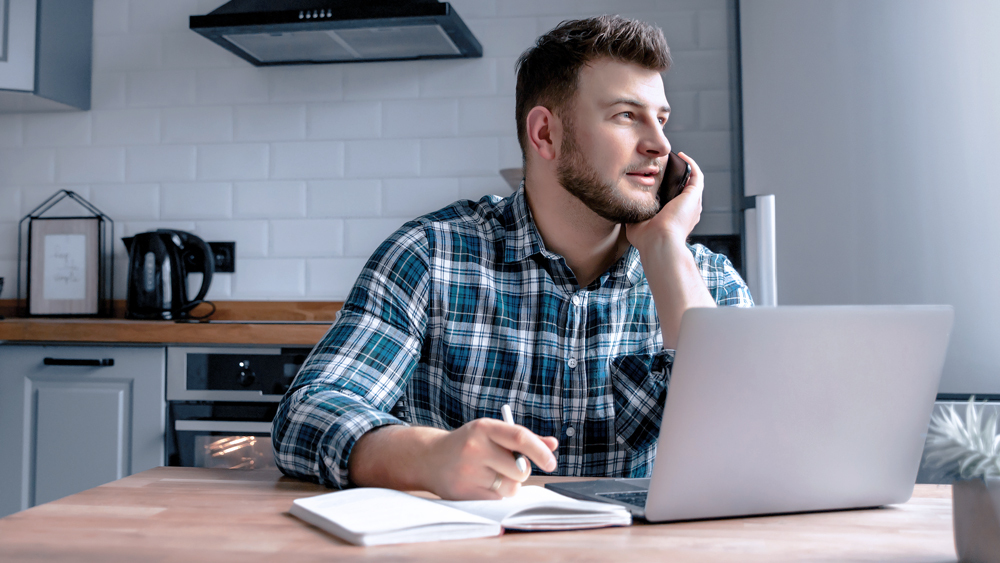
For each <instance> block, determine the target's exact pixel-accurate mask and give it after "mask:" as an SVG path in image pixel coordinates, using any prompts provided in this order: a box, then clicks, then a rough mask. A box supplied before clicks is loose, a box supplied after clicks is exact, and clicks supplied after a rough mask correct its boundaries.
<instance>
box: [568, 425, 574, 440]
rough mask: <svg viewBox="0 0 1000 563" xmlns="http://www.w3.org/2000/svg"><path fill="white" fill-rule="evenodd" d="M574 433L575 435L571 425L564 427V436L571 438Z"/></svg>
mask: <svg viewBox="0 0 1000 563" xmlns="http://www.w3.org/2000/svg"><path fill="white" fill-rule="evenodd" d="M574 435H576V430H573V427H572V426H567V427H566V436H567V437H569V438H572V437H573V436H574Z"/></svg>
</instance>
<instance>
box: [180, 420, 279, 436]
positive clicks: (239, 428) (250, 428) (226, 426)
mask: <svg viewBox="0 0 1000 563" xmlns="http://www.w3.org/2000/svg"><path fill="white" fill-rule="evenodd" d="M174 430H177V431H178V432H254V433H258V434H260V433H267V434H270V433H271V423H270V422H248V421H243V420H175V421H174Z"/></svg>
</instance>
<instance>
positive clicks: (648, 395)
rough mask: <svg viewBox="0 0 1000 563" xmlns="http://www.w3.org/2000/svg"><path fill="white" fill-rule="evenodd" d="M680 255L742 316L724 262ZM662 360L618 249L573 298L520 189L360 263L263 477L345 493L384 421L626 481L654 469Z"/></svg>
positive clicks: (399, 236)
mask: <svg viewBox="0 0 1000 563" xmlns="http://www.w3.org/2000/svg"><path fill="white" fill-rule="evenodd" d="M690 248H691V252H692V253H693V254H694V258H695V262H696V263H697V265H698V268H699V270H700V271H701V274H702V277H703V278H704V279H705V281H706V283H707V285H708V289H709V291H710V292H711V294H712V296H713V297H714V298H715V300H716V302H717V303H718V304H719V305H735V306H740V307H749V306H752V304H753V302H752V299H751V297H750V292H749V291H748V290H747V287H746V285H745V284H744V283H743V280H741V279H740V277H739V274H737V273H736V271H735V269H734V268H733V266H732V264H731V263H730V262H729V260H728V259H727V258H726V257H725V256H722V255H720V254H713V253H712V252H710V251H708V250H707V249H706V248H705V247H703V246H701V245H694V246H692V247H690ZM672 362H673V350H664V349H663V339H662V336H661V334H660V328H659V323H658V321H657V316H656V308H655V306H654V304H653V297H652V294H651V293H650V290H649V285H648V283H647V281H646V277H645V275H644V273H643V270H642V264H641V263H640V262H639V253H638V251H637V250H636V249H635V248H634V247H629V249H628V251H627V252H626V253H625V255H624V256H623V257H622V258H621V259H619V260H618V261H617V262H616V263H615V264H614V265H613V266H612V267H611V269H610V270H608V271H607V272H605V273H604V275H602V276H601V277H600V278H598V279H597V280H595V281H594V282H593V283H591V284H590V285H589V286H587V287H585V288H580V287H578V286H577V284H576V278H575V277H574V276H573V273H572V271H571V270H570V269H569V267H568V266H567V265H566V261H565V259H564V258H563V257H561V256H559V255H557V254H554V253H552V252H551V251H548V250H546V249H545V247H544V245H543V243H542V239H541V237H540V236H539V234H538V231H537V229H536V228H535V224H534V222H533V221H532V219H531V214H530V211H529V210H528V206H527V203H526V201H525V197H524V191H523V188H522V189H521V190H518V191H517V192H516V193H515V194H514V195H512V196H510V197H508V198H506V199H500V198H498V197H497V196H487V197H484V198H483V199H481V200H480V201H478V202H471V201H460V202H456V203H454V204H452V205H451V206H449V207H446V208H444V209H442V210H440V211H437V212H434V213H431V214H429V215H425V216H423V217H420V218H418V219H415V220H413V221H410V222H408V223H406V224H405V225H403V227H401V228H400V229H399V230H398V231H396V233H395V234H393V235H392V236H390V237H389V238H388V239H387V240H386V241H385V242H384V243H382V245H381V246H380V247H379V248H378V250H376V251H375V254H373V255H372V257H371V259H369V260H368V263H367V264H366V265H365V267H364V269H363V271H362V272H361V275H360V276H359V277H358V280H357V282H356V283H355V285H354V288H353V289H352V290H351V293H350V295H349V296H348V298H347V301H346V302H345V303H344V306H343V309H342V310H341V314H340V317H339V318H338V320H337V322H336V323H334V325H333V326H332V327H331V328H330V330H329V332H327V334H326V336H324V337H323V340H322V341H321V342H320V343H319V344H317V345H316V348H315V349H313V351H312V353H311V354H310V355H309V357H308V358H307V359H306V361H305V363H304V364H303V366H302V369H301V370H300V371H299V374H298V376H297V377H296V379H295V382H294V383H293V385H292V387H291V388H290V389H289V390H288V393H287V394H286V395H285V397H284V399H283V400H282V402H281V404H280V405H279V407H278V412H277V415H276V416H275V419H274V426H273V431H272V434H273V439H274V441H273V444H274V450H275V459H276V461H277V464H278V467H280V468H281V470H282V471H283V472H284V473H286V474H288V475H291V476H294V477H299V478H304V479H308V480H311V481H318V482H320V483H323V484H325V485H327V486H331V487H338V488H345V487H348V486H350V481H349V475H348V470H347V460H348V456H349V455H350V453H351V449H352V448H353V447H354V444H355V442H356V441H357V440H358V439H359V438H360V437H361V436H362V435H363V434H364V433H365V432H368V431H369V430H371V429H373V428H376V427H379V426H384V425H388V424H403V423H408V424H413V425H424V426H434V427H437V428H444V429H454V428H457V427H459V426H461V425H462V424H464V423H466V422H469V421H471V420H473V419H476V418H483V417H489V418H501V415H500V408H501V407H502V406H503V405H504V404H505V403H509V404H510V405H511V408H512V409H513V412H514V420H515V422H517V423H518V424H521V425H523V426H525V427H527V428H528V429H530V430H531V431H532V432H535V433H536V434H538V435H541V436H556V437H557V438H558V439H559V449H558V450H556V452H555V453H556V456H557V460H558V463H559V465H558V469H557V470H556V474H558V475H578V476H580V475H586V476H624V477H642V476H646V475H648V474H649V472H650V469H651V467H652V463H653V459H654V457H655V456H656V437H657V435H658V432H659V426H660V419H661V416H662V413H663V402H664V399H665V396H666V389H667V383H668V382H669V379H670V368H671V365H672Z"/></svg>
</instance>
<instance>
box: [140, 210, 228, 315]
mask: <svg viewBox="0 0 1000 563" xmlns="http://www.w3.org/2000/svg"><path fill="white" fill-rule="evenodd" d="M122 242H124V243H125V247H126V248H127V249H128V250H129V260H128V295H127V296H126V300H125V316H126V317H127V318H130V319H167V320H170V319H173V320H177V319H190V318H204V317H193V316H192V315H191V310H192V309H194V308H195V307H196V306H197V305H199V304H200V303H203V302H206V301H204V299H205V294H206V293H208V286H209V284H211V283H212V274H213V273H214V272H215V257H214V255H213V254H212V249H211V247H209V246H208V244H207V243H206V242H205V241H203V240H201V239H200V238H198V237H197V236H195V235H193V234H191V233H186V232H184V231H174V230H170V229H158V230H156V231H149V232H146V233H139V234H137V235H135V236H134V237H129V238H123V239H122ZM193 272H202V273H203V274H204V276H203V277H202V280H201V288H200V289H199V290H198V294H197V295H195V297H194V299H188V288H187V285H188V284H187V277H188V274H190V273H193ZM206 303H209V304H211V302H206ZM212 312H213V313H214V312H215V306H214V305H213V307H212ZM209 315H211V313H209ZM205 316H208V315H205Z"/></svg>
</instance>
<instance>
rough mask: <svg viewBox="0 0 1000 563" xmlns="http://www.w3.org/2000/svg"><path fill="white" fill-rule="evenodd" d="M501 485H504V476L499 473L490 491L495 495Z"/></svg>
mask: <svg viewBox="0 0 1000 563" xmlns="http://www.w3.org/2000/svg"><path fill="white" fill-rule="evenodd" d="M501 484H503V476H502V475H500V474H499V473H497V476H496V477H495V478H494V479H493V484H492V485H490V490H491V491H493V492H494V493H495V492H497V489H499V488H500V485H501Z"/></svg>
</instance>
